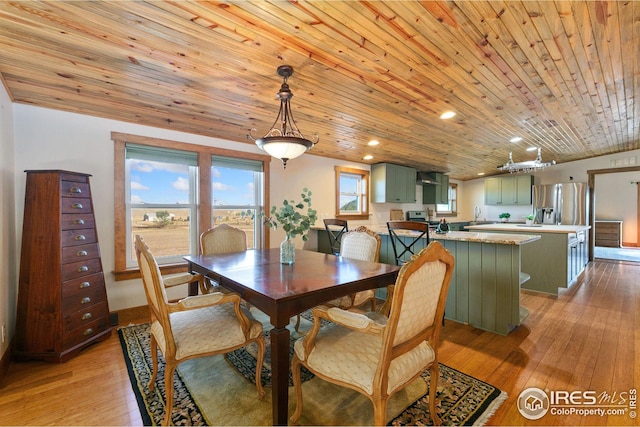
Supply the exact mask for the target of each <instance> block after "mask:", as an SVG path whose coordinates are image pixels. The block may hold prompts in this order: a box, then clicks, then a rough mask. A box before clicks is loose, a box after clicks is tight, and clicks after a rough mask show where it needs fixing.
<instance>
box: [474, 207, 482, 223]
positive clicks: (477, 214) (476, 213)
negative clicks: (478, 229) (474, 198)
mask: <svg viewBox="0 0 640 427" xmlns="http://www.w3.org/2000/svg"><path fill="white" fill-rule="evenodd" d="M481 213H482V210H481V209H480V206H476V207H474V208H473V220H474V221H477V220H478V218H480V214H481Z"/></svg>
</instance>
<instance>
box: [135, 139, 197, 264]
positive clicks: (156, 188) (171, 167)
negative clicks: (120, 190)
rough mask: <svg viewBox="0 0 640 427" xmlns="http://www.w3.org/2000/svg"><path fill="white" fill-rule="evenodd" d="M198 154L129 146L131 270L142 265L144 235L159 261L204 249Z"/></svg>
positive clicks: (176, 258) (173, 260) (178, 257)
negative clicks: (138, 245) (138, 251)
mask: <svg viewBox="0 0 640 427" xmlns="http://www.w3.org/2000/svg"><path fill="white" fill-rule="evenodd" d="M197 165H198V156H197V154H196V153H191V152H185V151H179V150H170V149H166V148H157V147H150V146H144V145H135V144H126V147H125V182H127V183H128V185H127V186H126V188H125V191H126V193H127V197H126V211H127V212H128V215H127V230H129V231H128V232H127V235H129V236H130V237H131V238H129V239H127V253H128V254H129V255H128V256H127V260H126V266H127V268H136V267H137V265H138V263H137V261H136V256H135V247H134V239H135V236H136V235H137V234H140V235H141V236H142V237H143V238H144V240H145V242H146V243H147V245H149V249H151V251H152V252H153V254H154V256H155V257H156V259H157V260H158V263H159V264H169V263H179V262H181V261H182V257H183V256H184V255H189V254H192V253H194V254H195V253H197V252H198V233H197V225H196V223H195V222H194V220H195V219H196V218H197V217H198V215H197V197H196V193H197V192H196V188H197V184H196V183H197Z"/></svg>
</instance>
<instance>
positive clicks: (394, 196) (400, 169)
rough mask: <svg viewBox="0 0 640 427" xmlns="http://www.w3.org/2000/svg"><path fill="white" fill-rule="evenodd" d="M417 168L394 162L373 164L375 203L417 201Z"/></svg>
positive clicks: (372, 188)
mask: <svg viewBox="0 0 640 427" xmlns="http://www.w3.org/2000/svg"><path fill="white" fill-rule="evenodd" d="M416 173H417V171H416V169H414V168H410V167H407V166H401V165H394V164H392V163H376V164H374V165H371V201H372V202H373V203H415V202H416V185H417V184H416Z"/></svg>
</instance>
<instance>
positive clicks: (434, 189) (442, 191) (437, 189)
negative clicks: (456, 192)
mask: <svg viewBox="0 0 640 427" xmlns="http://www.w3.org/2000/svg"><path fill="white" fill-rule="evenodd" d="M430 175H431V176H432V177H433V179H434V180H435V181H436V184H423V185H422V203H423V204H425V205H446V204H448V203H449V175H445V174H443V173H437V172H434V173H432V174H430Z"/></svg>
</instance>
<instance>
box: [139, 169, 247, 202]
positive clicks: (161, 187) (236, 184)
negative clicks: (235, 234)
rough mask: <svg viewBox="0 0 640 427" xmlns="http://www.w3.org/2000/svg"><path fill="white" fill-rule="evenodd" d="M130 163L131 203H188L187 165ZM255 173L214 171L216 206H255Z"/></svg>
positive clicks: (213, 190) (228, 170)
mask: <svg viewBox="0 0 640 427" xmlns="http://www.w3.org/2000/svg"><path fill="white" fill-rule="evenodd" d="M129 162H131V167H130V174H131V175H130V176H131V202H132V203H136V204H137V203H150V204H185V205H186V204H188V202H189V167H188V166H186V165H180V164H176V163H163V162H153V161H145V160H136V159H130V160H129ZM253 174H254V172H253V171H249V170H239V169H230V168H212V170H211V181H212V192H213V195H212V200H213V203H214V205H239V206H247V205H253V204H254V203H255V198H254V180H253Z"/></svg>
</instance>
